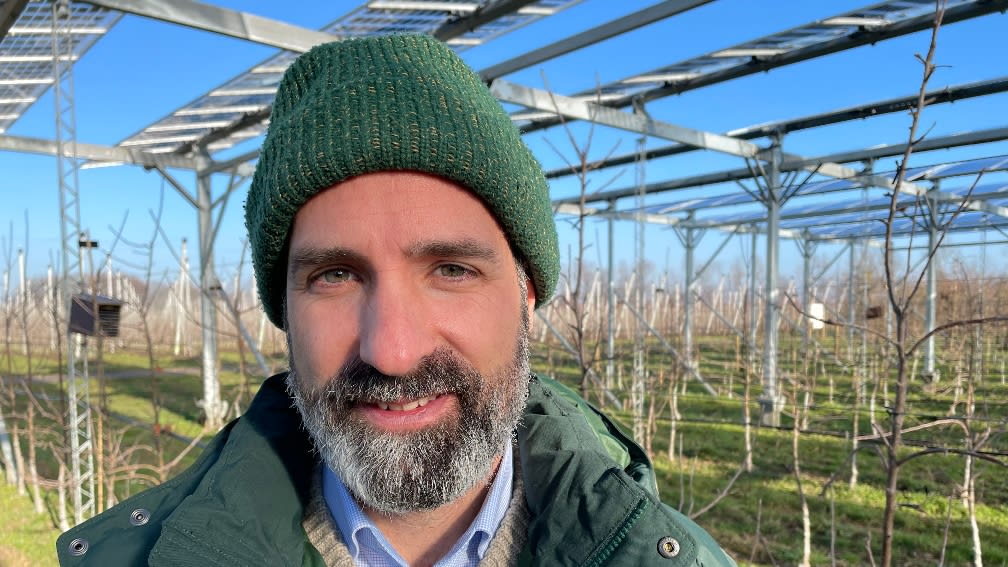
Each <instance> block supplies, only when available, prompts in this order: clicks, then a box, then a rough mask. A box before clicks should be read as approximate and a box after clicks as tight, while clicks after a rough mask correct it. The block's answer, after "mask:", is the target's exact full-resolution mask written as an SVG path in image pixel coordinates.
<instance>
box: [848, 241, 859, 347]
mask: <svg viewBox="0 0 1008 567" xmlns="http://www.w3.org/2000/svg"><path fill="white" fill-rule="evenodd" d="M847 250H848V262H847V360H848V361H849V363H851V364H853V363H854V325H856V324H857V301H856V296H855V291H856V288H857V279H856V278H855V277H854V273H855V270H856V268H857V259H856V258H855V257H854V241H853V240H851V241H849V242H848V243H847Z"/></svg>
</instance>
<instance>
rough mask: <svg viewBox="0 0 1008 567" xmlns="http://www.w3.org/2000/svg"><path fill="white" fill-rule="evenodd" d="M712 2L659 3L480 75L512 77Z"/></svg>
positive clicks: (485, 77)
mask: <svg viewBox="0 0 1008 567" xmlns="http://www.w3.org/2000/svg"><path fill="white" fill-rule="evenodd" d="M711 1H712V0H675V1H666V2H659V3H658V4H655V5H654V6H650V7H648V8H645V9H643V10H640V11H638V12H634V13H632V14H629V15H626V16H623V17H622V18H619V19H616V20H613V21H611V22H608V23H605V24H603V25H601V26H597V27H594V28H592V29H590V30H587V31H583V32H581V33H579V34H576V35H573V36H571V37H568V38H566V39H562V40H560V41H557V42H555V43H551V44H549V45H547V46H544V47H540V48H539V49H536V50H534V51H529V52H528V53H525V54H524V55H521V56H519V57H515V58H513V59H509V60H507V61H503V62H501V63H498V64H496V65H494V66H492V67H488V68H486V69H483V70H482V71H480V72H479V74H480V77H482V78H483V80H484V81H492V80H494V79H496V78H499V77H503V76H505V75H507V74H509V73H514V72H515V71H518V70H521V69H525V68H528V67H531V66H533V65H536V64H539V63H542V62H543V61H548V60H550V59H553V58H556V57H559V56H561V55H564V54H566V53H570V52H572V51H576V50H578V49H581V48H583V47H587V46H589V45H594V44H596V43H598V42H600V41H603V40H606V39H609V38H611V37H614V36H617V35H620V34H622V33H625V32H628V31H631V30H635V29H637V28H639V27H642V26H646V25H648V24H652V23H654V22H657V21H659V20H663V19H665V18H669V17H672V16H674V15H676V14H681V13H683V12H685V11H687V10H691V9H693V8H696V7H697V6H702V5H704V4H707V3H709V2H711Z"/></svg>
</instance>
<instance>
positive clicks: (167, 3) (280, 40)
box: [82, 0, 340, 52]
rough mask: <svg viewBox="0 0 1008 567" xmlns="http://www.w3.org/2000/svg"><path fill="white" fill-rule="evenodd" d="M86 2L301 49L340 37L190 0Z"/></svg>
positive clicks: (282, 47)
mask: <svg viewBox="0 0 1008 567" xmlns="http://www.w3.org/2000/svg"><path fill="white" fill-rule="evenodd" d="M82 1H85V2H87V3H88V4H92V5H95V6H99V7H102V8H107V9H109V10H117V11H120V12H126V13H127V14H134V15H137V16H143V17H146V18H153V19H155V20H161V21H164V22H170V23H173V24H179V25H182V26H187V27H191V28H196V29H200V30H205V31H209V32H214V33H218V34H221V35H226V36H230V37H235V38H238V39H244V40H248V41H253V42H256V43H261V44H264V45H269V46H272V47H279V48H280V49H286V50H289V51H295V52H304V51H308V50H309V49H311V48H312V47H313V46H315V45H318V44H320V43H326V42H329V41H334V40H338V39H340V37H339V36H335V35H332V34H328V33H325V32H320V31H316V30H313V29H308V28H303V27H300V26H295V25H293V24H288V23H285V22H281V21H278V20H272V19H270V18H264V17H262V16H257V15H255V14H249V13H247V12H239V11H237V10H229V9H227V8H221V7H219V6H211V5H210V4H203V3H201V2H194V1H192V0H82Z"/></svg>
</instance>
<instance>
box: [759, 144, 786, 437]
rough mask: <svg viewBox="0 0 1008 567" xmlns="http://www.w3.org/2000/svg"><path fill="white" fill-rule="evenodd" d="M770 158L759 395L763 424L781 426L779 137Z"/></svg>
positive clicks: (781, 197) (780, 202)
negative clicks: (779, 370)
mask: <svg viewBox="0 0 1008 567" xmlns="http://www.w3.org/2000/svg"><path fill="white" fill-rule="evenodd" d="M769 154H770V156H769V157H770V160H769V163H768V164H767V168H766V191H765V194H764V204H765V205H766V208H767V242H766V291H765V293H766V298H765V303H764V309H765V314H764V321H763V393H762V395H761V396H760V398H759V403H760V422H761V423H762V424H763V425H768V426H774V427H776V426H778V425H780V415H781V411H782V410H783V407H784V398H783V396H782V395H781V393H780V392H779V389H778V382H777V322H778V319H779V315H780V306H779V305H778V301H779V297H778V290H777V280H778V273H777V272H778V269H779V262H780V234H779V232H778V229H779V228H780V210H781V205H782V201H783V195H782V190H783V188H782V187H781V174H780V162H781V151H780V139H779V138H777V137H775V138H774V141H773V145H772V146H771V147H770V151H769Z"/></svg>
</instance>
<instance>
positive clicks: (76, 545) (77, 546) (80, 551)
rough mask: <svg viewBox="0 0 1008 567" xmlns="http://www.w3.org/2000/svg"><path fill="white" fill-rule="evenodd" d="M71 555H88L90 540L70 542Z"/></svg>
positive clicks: (80, 539) (81, 539) (79, 539)
mask: <svg viewBox="0 0 1008 567" xmlns="http://www.w3.org/2000/svg"><path fill="white" fill-rule="evenodd" d="M69 547H70V555H74V556H77V557H79V556H81V555H84V554H85V553H87V548H88V540H86V539H84V538H81V537H79V538H77V539H75V540H73V541H71V542H70V546H69Z"/></svg>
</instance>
